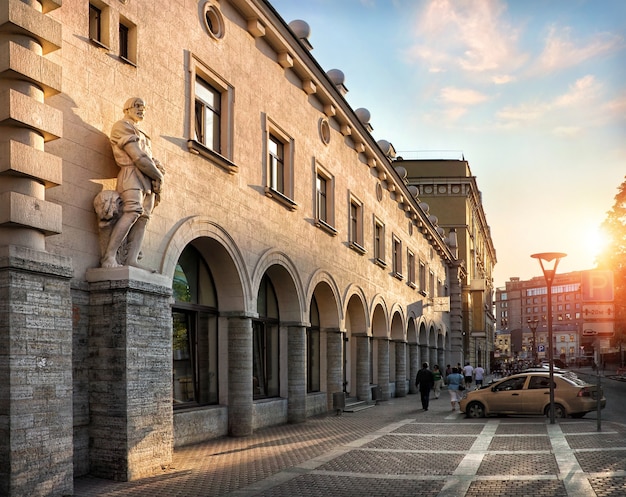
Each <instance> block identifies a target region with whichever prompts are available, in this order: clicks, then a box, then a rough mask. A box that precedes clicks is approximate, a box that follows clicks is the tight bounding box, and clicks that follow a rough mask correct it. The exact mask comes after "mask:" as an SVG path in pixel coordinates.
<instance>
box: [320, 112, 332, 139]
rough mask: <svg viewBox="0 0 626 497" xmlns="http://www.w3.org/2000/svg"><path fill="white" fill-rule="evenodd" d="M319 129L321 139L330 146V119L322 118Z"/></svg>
mask: <svg viewBox="0 0 626 497" xmlns="http://www.w3.org/2000/svg"><path fill="white" fill-rule="evenodd" d="M319 128H320V138H321V139H322V141H323V142H324V143H325V144H326V145H328V144H329V143H330V123H329V122H328V119H325V118H323V117H322V118H321V119H320V124H319Z"/></svg>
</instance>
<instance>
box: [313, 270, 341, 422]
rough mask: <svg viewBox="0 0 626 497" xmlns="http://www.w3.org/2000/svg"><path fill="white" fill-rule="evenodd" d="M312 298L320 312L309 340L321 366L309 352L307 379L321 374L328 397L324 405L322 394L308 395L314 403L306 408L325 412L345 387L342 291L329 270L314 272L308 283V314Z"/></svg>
mask: <svg viewBox="0 0 626 497" xmlns="http://www.w3.org/2000/svg"><path fill="white" fill-rule="evenodd" d="M313 298H315V302H316V303H317V309H318V311H319V333H317V335H313V334H312V335H311V337H310V340H311V346H312V347H313V348H315V347H316V346H318V347H319V349H318V350H319V357H318V358H317V360H318V361H319V369H317V368H315V367H314V365H315V361H313V363H312V364H311V365H309V363H308V361H309V358H310V355H308V354H307V379H308V378H309V377H308V374H311V375H312V377H315V375H316V374H319V383H320V393H321V392H323V391H325V392H326V398H325V400H324V403H323V405H322V404H321V400H322V399H319V396H308V398H307V403H310V404H311V406H310V407H309V406H307V409H308V410H309V411H310V412H314V413H319V414H322V413H325V412H328V410H330V409H332V408H333V394H334V393H338V392H341V391H342V390H343V382H344V374H343V367H344V343H345V340H344V338H345V332H344V330H342V329H341V328H340V324H341V323H342V322H343V313H342V310H341V301H340V294H339V289H338V287H337V285H336V282H335V281H334V279H333V278H332V276H331V275H330V274H329V273H327V272H326V271H317V272H315V273H314V275H313V276H312V277H311V280H310V282H309V288H308V291H307V302H308V303H309V314H310V306H311V302H312V300H313ZM311 332H313V329H312V328H311ZM307 344H308V342H307ZM309 353H310V352H309Z"/></svg>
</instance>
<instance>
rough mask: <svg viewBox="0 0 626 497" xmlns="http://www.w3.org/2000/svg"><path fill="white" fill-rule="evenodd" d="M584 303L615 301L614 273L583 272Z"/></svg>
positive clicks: (594, 270) (593, 270)
mask: <svg viewBox="0 0 626 497" xmlns="http://www.w3.org/2000/svg"><path fill="white" fill-rule="evenodd" d="M581 283H582V294H583V302H612V301H613V271H600V270H596V269H592V270H590V271H582V275H581Z"/></svg>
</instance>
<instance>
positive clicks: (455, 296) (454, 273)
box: [448, 259, 466, 366]
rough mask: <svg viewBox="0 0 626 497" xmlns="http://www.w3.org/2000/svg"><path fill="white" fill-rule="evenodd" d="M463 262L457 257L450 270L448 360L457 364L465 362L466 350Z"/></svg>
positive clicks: (454, 364)
mask: <svg viewBox="0 0 626 497" xmlns="http://www.w3.org/2000/svg"><path fill="white" fill-rule="evenodd" d="M461 271H463V267H462V262H460V261H458V260H456V259H455V261H454V262H453V264H452V265H451V268H450V271H449V282H450V356H449V357H448V362H449V363H450V364H452V365H453V366H456V364H457V362H460V363H461V364H463V363H464V361H463V358H464V357H465V352H466V351H465V350H464V346H463V300H462V298H463V297H462V292H463V288H462V285H461V281H462V278H461Z"/></svg>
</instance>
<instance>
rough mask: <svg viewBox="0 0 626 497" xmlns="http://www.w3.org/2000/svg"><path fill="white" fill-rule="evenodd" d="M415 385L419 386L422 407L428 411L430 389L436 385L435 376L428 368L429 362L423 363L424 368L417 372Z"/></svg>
mask: <svg viewBox="0 0 626 497" xmlns="http://www.w3.org/2000/svg"><path fill="white" fill-rule="evenodd" d="M415 386H416V387H417V388H419V391H420V398H421V400H422V409H423V410H424V411H428V403H429V401H430V391H431V390H432V389H433V387H434V386H435V377H434V376H433V372H432V371H431V370H430V369H428V363H427V362H425V363H424V364H422V369H420V370H419V371H418V372H417V377H416V378H415Z"/></svg>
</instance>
